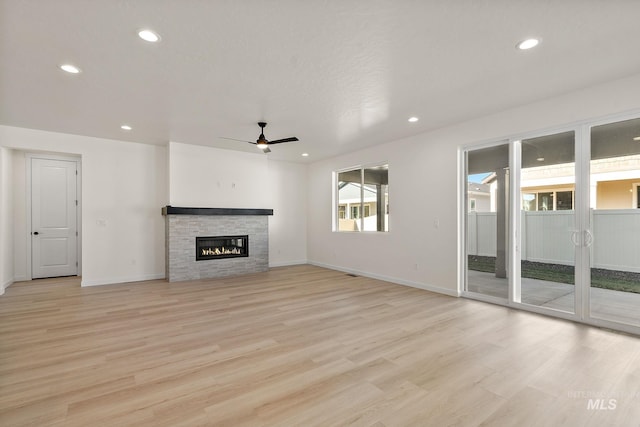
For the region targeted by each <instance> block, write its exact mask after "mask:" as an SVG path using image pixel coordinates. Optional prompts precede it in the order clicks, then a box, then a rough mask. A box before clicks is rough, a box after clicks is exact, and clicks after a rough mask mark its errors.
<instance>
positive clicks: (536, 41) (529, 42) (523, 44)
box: [516, 39, 540, 50]
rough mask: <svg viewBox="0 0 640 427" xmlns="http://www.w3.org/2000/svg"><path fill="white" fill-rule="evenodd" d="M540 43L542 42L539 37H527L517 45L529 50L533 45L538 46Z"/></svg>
mask: <svg viewBox="0 0 640 427" xmlns="http://www.w3.org/2000/svg"><path fill="white" fill-rule="evenodd" d="M539 43H540V40H539V39H526V40H523V41H521V42H520V43H518V44H517V45H516V47H517V48H518V49H520V50H527V49H531V48H533V47H536V46H538V44H539Z"/></svg>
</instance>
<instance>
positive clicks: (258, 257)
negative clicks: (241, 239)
mask: <svg viewBox="0 0 640 427" xmlns="http://www.w3.org/2000/svg"><path fill="white" fill-rule="evenodd" d="M162 215H164V216H165V258H166V259H165V266H166V267H165V269H166V278H167V280H168V281H169V282H179V281H184V280H198V279H212V278H219V277H227V276H236V275H241V274H250V273H259V272H262V271H267V270H268V269H269V227H268V216H270V215H273V209H237V208H188V207H174V206H165V207H163V208H162ZM245 234H246V235H248V236H249V256H248V257H242V258H223V259H213V260H206V261H196V249H195V246H196V243H195V242H196V237H202V236H229V235H245Z"/></svg>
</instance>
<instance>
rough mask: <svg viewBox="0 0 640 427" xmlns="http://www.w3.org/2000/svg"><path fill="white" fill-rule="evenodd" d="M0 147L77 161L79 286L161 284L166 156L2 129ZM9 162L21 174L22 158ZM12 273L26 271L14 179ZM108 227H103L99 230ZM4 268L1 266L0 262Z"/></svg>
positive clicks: (20, 187) (161, 151)
mask: <svg viewBox="0 0 640 427" xmlns="http://www.w3.org/2000/svg"><path fill="white" fill-rule="evenodd" d="M0 146H4V147H11V148H14V149H17V150H21V151H23V152H24V151H36V150H37V151H46V152H57V153H67V154H77V155H80V156H81V163H82V177H81V178H82V192H81V194H82V200H81V202H82V284H83V286H84V285H96V284H106V283H118V282H128V281H136V280H147V279H154V278H162V277H164V218H163V217H162V215H161V213H160V212H161V211H160V209H161V207H162V206H164V205H166V204H167V200H166V148H165V147H158V146H152V145H145V144H136V143H130V142H123V141H114V140H107V139H100V138H90V137H85V136H78V135H68V134H61V133H55V132H45V131H39V130H32V129H22V128H15V127H8V126H0ZM20 154H21V155H14V156H13V159H14V161H13V164H14V168H15V169H16V170H23V169H24V162H25V158H24V153H20ZM11 181H12V182H11V185H12V188H13V191H14V196H15V198H14V208H15V211H14V212H16V213H19V215H17V216H19V217H20V218H18V217H16V218H15V219H14V220H15V222H14V223H12V228H13V229H14V230H15V236H14V237H15V238H14V241H15V247H14V249H15V253H16V259H15V271H16V273H18V274H20V275H21V274H23V272H25V271H27V265H26V254H25V253H24V246H23V242H24V241H26V239H27V235H26V232H27V228H28V227H27V226H26V224H24V223H21V221H23V217H24V212H23V211H20V209H22V208H21V206H24V203H25V200H24V195H25V188H24V181H19V180H18V179H15V180H14V179H11ZM101 224H105V225H101ZM3 262H6V258H5V257H3Z"/></svg>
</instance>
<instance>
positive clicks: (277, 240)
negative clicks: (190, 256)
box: [169, 142, 307, 266]
mask: <svg viewBox="0 0 640 427" xmlns="http://www.w3.org/2000/svg"><path fill="white" fill-rule="evenodd" d="M169 177H170V179H169V181H170V182H169V187H170V190H169V191H170V204H171V205H172V206H184V207H214V208H256V209H273V216H271V217H269V265H271V266H279V265H290V264H298V263H304V262H306V259H307V238H306V234H307V228H306V217H305V214H306V182H307V166H306V165H301V164H296V163H289V162H278V161H272V160H269V156H268V155H265V154H263V153H255V154H253V153H244V152H237V151H230V150H221V149H216V148H210V147H203V146H197V145H189V144H182V143H177V142H171V143H170V145H169Z"/></svg>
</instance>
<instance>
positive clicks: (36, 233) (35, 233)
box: [31, 231, 40, 236]
mask: <svg viewBox="0 0 640 427" xmlns="http://www.w3.org/2000/svg"><path fill="white" fill-rule="evenodd" d="M31 234H33V235H34V236H37V235H38V234H40V233H38V232H37V231H34V232H33V233H31Z"/></svg>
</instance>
